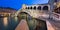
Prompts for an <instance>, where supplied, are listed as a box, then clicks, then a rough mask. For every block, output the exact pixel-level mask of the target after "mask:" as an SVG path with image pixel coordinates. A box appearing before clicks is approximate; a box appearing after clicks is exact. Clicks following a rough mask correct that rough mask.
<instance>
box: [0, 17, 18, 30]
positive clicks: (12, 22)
mask: <svg viewBox="0 0 60 30" xmlns="http://www.w3.org/2000/svg"><path fill="white" fill-rule="evenodd" d="M18 23H19V20H18V18H17V17H15V18H14V17H2V18H0V30H15V28H16V26H17V25H18Z"/></svg>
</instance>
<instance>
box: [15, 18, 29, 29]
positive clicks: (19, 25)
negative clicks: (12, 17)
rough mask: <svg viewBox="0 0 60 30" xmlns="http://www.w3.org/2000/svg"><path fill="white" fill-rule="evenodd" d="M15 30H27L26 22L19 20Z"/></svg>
mask: <svg viewBox="0 0 60 30" xmlns="http://www.w3.org/2000/svg"><path fill="white" fill-rule="evenodd" d="M15 30H29V28H28V25H27V22H26V20H24V19H23V20H21V22H20V23H19V24H18V26H17V27H16V29H15Z"/></svg>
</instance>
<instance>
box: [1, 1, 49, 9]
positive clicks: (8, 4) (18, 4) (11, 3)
mask: <svg viewBox="0 0 60 30" xmlns="http://www.w3.org/2000/svg"><path fill="white" fill-rule="evenodd" d="M44 3H48V0H0V7H11V8H15V9H20V8H21V7H22V4H28V5H31V4H44Z"/></svg>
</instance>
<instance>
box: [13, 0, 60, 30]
mask: <svg viewBox="0 0 60 30" xmlns="http://www.w3.org/2000/svg"><path fill="white" fill-rule="evenodd" d="M56 2H59V1H56V0H53V1H52V0H49V3H46V4H33V5H25V4H23V5H22V8H21V9H19V10H18V11H17V12H16V13H15V14H14V16H15V17H19V18H18V19H19V20H20V21H21V20H22V19H24V20H26V21H27V23H28V26H29V30H34V29H36V27H37V26H39V24H40V23H41V25H42V26H41V27H43V28H44V30H57V28H58V27H60V26H59V25H58V26H57V24H58V23H57V22H59V19H58V20H56V19H55V17H53V16H54V15H56V13H54V12H53V11H54V9H55V8H56V7H55V6H56V5H57V3H56ZM18 26H19V25H18ZM18 26H17V27H16V28H17V29H18ZM43 28H41V29H40V30H43ZM58 29H59V28H58Z"/></svg>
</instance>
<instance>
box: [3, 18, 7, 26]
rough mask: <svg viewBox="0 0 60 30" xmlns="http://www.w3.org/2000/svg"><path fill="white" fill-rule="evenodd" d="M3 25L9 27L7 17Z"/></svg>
mask: <svg viewBox="0 0 60 30" xmlns="http://www.w3.org/2000/svg"><path fill="white" fill-rule="evenodd" d="M3 23H4V26H7V25H8V18H7V17H4V18H3Z"/></svg>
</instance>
